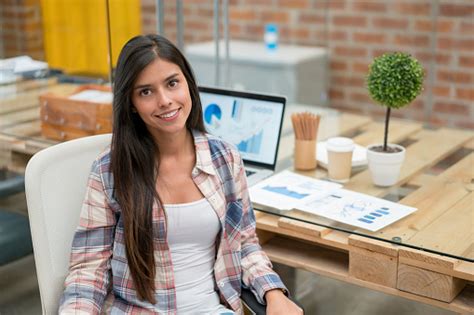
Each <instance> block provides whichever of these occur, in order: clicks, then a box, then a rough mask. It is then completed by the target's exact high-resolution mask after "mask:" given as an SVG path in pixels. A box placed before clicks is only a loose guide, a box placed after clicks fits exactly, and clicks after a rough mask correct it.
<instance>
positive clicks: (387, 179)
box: [367, 143, 406, 187]
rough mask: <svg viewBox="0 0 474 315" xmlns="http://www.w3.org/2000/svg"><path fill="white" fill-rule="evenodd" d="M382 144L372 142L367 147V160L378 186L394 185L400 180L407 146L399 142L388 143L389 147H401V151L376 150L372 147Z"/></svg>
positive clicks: (373, 179) (374, 181)
mask: <svg viewBox="0 0 474 315" xmlns="http://www.w3.org/2000/svg"><path fill="white" fill-rule="evenodd" d="M380 145H381V144H372V145H369V146H368V147H367V161H368V163H369V171H370V174H371V176H372V181H373V183H374V184H375V185H377V186H382V187H387V186H391V185H394V184H395V183H396V182H397V181H398V176H399V175H400V168H401V167H402V163H403V160H404V159H405V152H406V150H405V148H404V147H402V146H401V145H398V144H391V143H390V144H388V146H389V147H396V148H399V149H401V151H400V152H395V153H388V152H376V151H372V150H371V148H373V147H376V146H380Z"/></svg>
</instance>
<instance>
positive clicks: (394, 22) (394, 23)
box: [372, 17, 408, 30]
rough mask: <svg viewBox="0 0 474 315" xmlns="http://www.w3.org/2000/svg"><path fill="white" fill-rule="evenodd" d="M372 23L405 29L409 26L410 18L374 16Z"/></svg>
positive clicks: (384, 26) (388, 27) (381, 26)
mask: <svg viewBox="0 0 474 315" xmlns="http://www.w3.org/2000/svg"><path fill="white" fill-rule="evenodd" d="M372 24H373V26H375V27H380V28H387V29H398V30H405V29H407V28H408V20H406V19H395V18H385V17H384V18H380V17H377V18H374V19H373V20H372Z"/></svg>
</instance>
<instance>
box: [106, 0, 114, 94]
mask: <svg viewBox="0 0 474 315" xmlns="http://www.w3.org/2000/svg"><path fill="white" fill-rule="evenodd" d="M109 7H110V3H109V0H106V1H105V13H106V14H105V15H106V19H107V20H106V23H107V49H108V50H109V54H108V62H109V82H110V84H111V85H112V84H113V80H114V76H113V70H114V68H113V65H112V60H113V59H112V38H111V36H112V32H111V31H110V8H109Z"/></svg>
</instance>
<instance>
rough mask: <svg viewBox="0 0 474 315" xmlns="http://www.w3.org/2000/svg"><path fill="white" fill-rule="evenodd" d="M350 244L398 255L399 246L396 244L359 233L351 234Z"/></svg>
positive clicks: (392, 255)
mask: <svg viewBox="0 0 474 315" xmlns="http://www.w3.org/2000/svg"><path fill="white" fill-rule="evenodd" d="M349 245H352V246H354V247H359V248H364V249H367V250H369V251H372V252H377V253H380V254H384V255H387V256H391V257H398V248H399V246H395V245H392V244H390V243H387V242H384V241H379V240H374V239H370V238H367V237H363V236H359V235H350V236H349Z"/></svg>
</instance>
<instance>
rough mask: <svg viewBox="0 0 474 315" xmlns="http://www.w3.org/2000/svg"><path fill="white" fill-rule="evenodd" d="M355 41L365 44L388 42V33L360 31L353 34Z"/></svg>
mask: <svg viewBox="0 0 474 315" xmlns="http://www.w3.org/2000/svg"><path fill="white" fill-rule="evenodd" d="M352 36H353V40H354V42H357V43H359V42H360V43H363V44H384V43H385V42H386V37H387V35H385V34H381V33H365V32H358V33H354V34H353V35H352Z"/></svg>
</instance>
